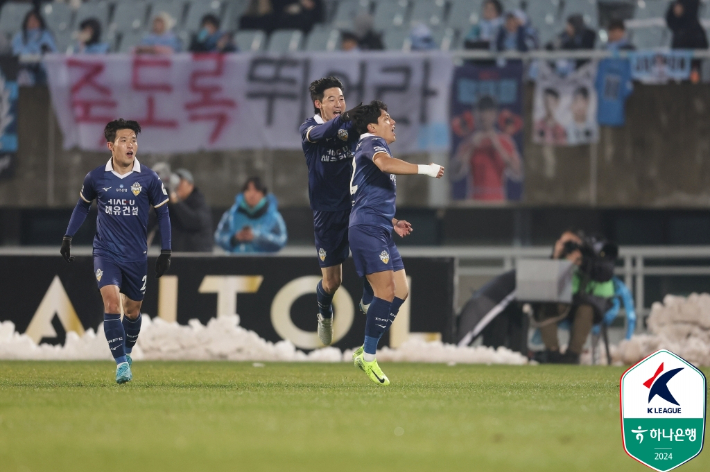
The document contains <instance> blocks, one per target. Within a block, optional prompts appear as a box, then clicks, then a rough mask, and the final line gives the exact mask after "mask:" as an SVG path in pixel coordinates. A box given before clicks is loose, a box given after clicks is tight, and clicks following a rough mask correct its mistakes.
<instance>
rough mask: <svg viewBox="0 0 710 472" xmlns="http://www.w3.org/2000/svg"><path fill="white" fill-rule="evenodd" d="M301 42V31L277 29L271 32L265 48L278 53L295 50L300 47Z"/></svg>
mask: <svg viewBox="0 0 710 472" xmlns="http://www.w3.org/2000/svg"><path fill="white" fill-rule="evenodd" d="M301 43H303V33H302V32H301V31H300V30H279V31H274V32H273V33H271V37H270V38H269V45H268V46H267V48H266V50H267V51H269V52H278V53H287V52H295V51H298V50H300V49H301Z"/></svg>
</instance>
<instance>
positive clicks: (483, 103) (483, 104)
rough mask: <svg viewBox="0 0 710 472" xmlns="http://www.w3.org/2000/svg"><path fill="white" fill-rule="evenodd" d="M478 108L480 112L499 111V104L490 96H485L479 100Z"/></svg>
mask: <svg viewBox="0 0 710 472" xmlns="http://www.w3.org/2000/svg"><path fill="white" fill-rule="evenodd" d="M476 108H477V109H478V111H485V110H497V109H498V104H497V103H496V101H495V99H494V98H493V97H491V96H490V95H483V96H482V97H481V98H479V99H478V103H477V104H476Z"/></svg>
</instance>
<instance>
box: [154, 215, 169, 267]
mask: <svg viewBox="0 0 710 472" xmlns="http://www.w3.org/2000/svg"><path fill="white" fill-rule="evenodd" d="M155 214H156V215H157V216H158V227H159V228H160V239H161V241H160V242H161V251H160V256H158V260H157V261H156V262H155V277H156V278H160V277H161V276H162V275H163V274H164V273H165V272H166V271H167V270H168V269H169V268H170V258H171V256H172V250H171V238H172V234H171V231H170V214H169V212H168V206H167V205H165V204H163V205H159V206H157V207H155Z"/></svg>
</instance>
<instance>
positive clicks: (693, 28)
mask: <svg viewBox="0 0 710 472" xmlns="http://www.w3.org/2000/svg"><path fill="white" fill-rule="evenodd" d="M698 8H700V0H675V1H673V2H671V4H670V5H669V6H668V11H667V12H666V24H667V25H668V29H670V30H671V31H672V32H673V41H672V42H671V48H673V49H707V48H708V38H707V35H706V34H705V30H704V29H703V26H702V25H701V24H700V21H699V20H698Z"/></svg>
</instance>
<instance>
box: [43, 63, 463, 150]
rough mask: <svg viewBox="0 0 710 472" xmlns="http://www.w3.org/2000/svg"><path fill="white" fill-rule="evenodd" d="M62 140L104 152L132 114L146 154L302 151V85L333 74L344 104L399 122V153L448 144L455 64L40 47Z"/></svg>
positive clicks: (307, 104) (305, 104) (307, 107)
mask: <svg viewBox="0 0 710 472" xmlns="http://www.w3.org/2000/svg"><path fill="white" fill-rule="evenodd" d="M44 64H45V66H46V68H47V72H48V77H49V87H50V91H51V94H52V104H53V105H54V109H55V112H56V113H57V116H58V119H59V124H60V127H61V129H62V132H63V134H64V148H65V149H69V148H72V147H75V146H77V147H79V148H81V149H84V150H105V149H106V144H105V140H104V138H103V128H104V126H105V125H106V123H107V122H108V121H111V120H113V119H116V118H119V117H120V118H124V119H133V120H137V121H138V122H139V123H140V124H141V127H142V128H143V134H142V135H141V136H140V139H139V142H140V149H141V150H142V151H143V152H192V151H197V150H200V149H210V150H227V149H258V148H269V149H301V139H300V136H299V134H298V127H299V125H300V124H301V123H302V122H303V121H305V120H306V119H307V118H308V117H310V116H312V115H313V114H314V110H313V105H312V102H311V101H310V96H309V93H308V86H309V84H310V82H311V81H313V80H315V79H318V78H320V77H324V76H327V75H336V76H338V77H340V79H341V80H342V81H343V84H344V92H345V98H346V100H347V105H348V108H352V107H353V106H355V105H357V104H358V103H359V102H361V101H362V102H369V101H370V100H374V99H379V100H382V101H384V102H385V103H387V105H388V107H389V111H390V113H391V114H392V116H393V117H394V118H395V120H396V121H397V137H398V140H397V143H396V144H395V147H394V148H393V151H394V152H396V153H409V152H416V151H446V150H447V149H448V146H449V133H448V128H447V122H448V103H449V89H450V84H451V74H452V70H453V64H452V60H451V57H450V56H449V55H447V54H444V53H440V52H435V53H408V54H404V55H403V54H401V53H391V52H378V53H372V52H370V53H348V54H344V53H342V52H338V53H320V54H308V53H300V54H293V55H289V56H279V55H268V54H265V55H254V54H226V55H216V54H214V55H213V54H209V55H199V56H193V55H191V54H176V55H172V56H154V55H150V56H148V55H124V54H113V55H106V56H96V55H75V56H65V55H58V54H53V55H47V56H45V59H44Z"/></svg>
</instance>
